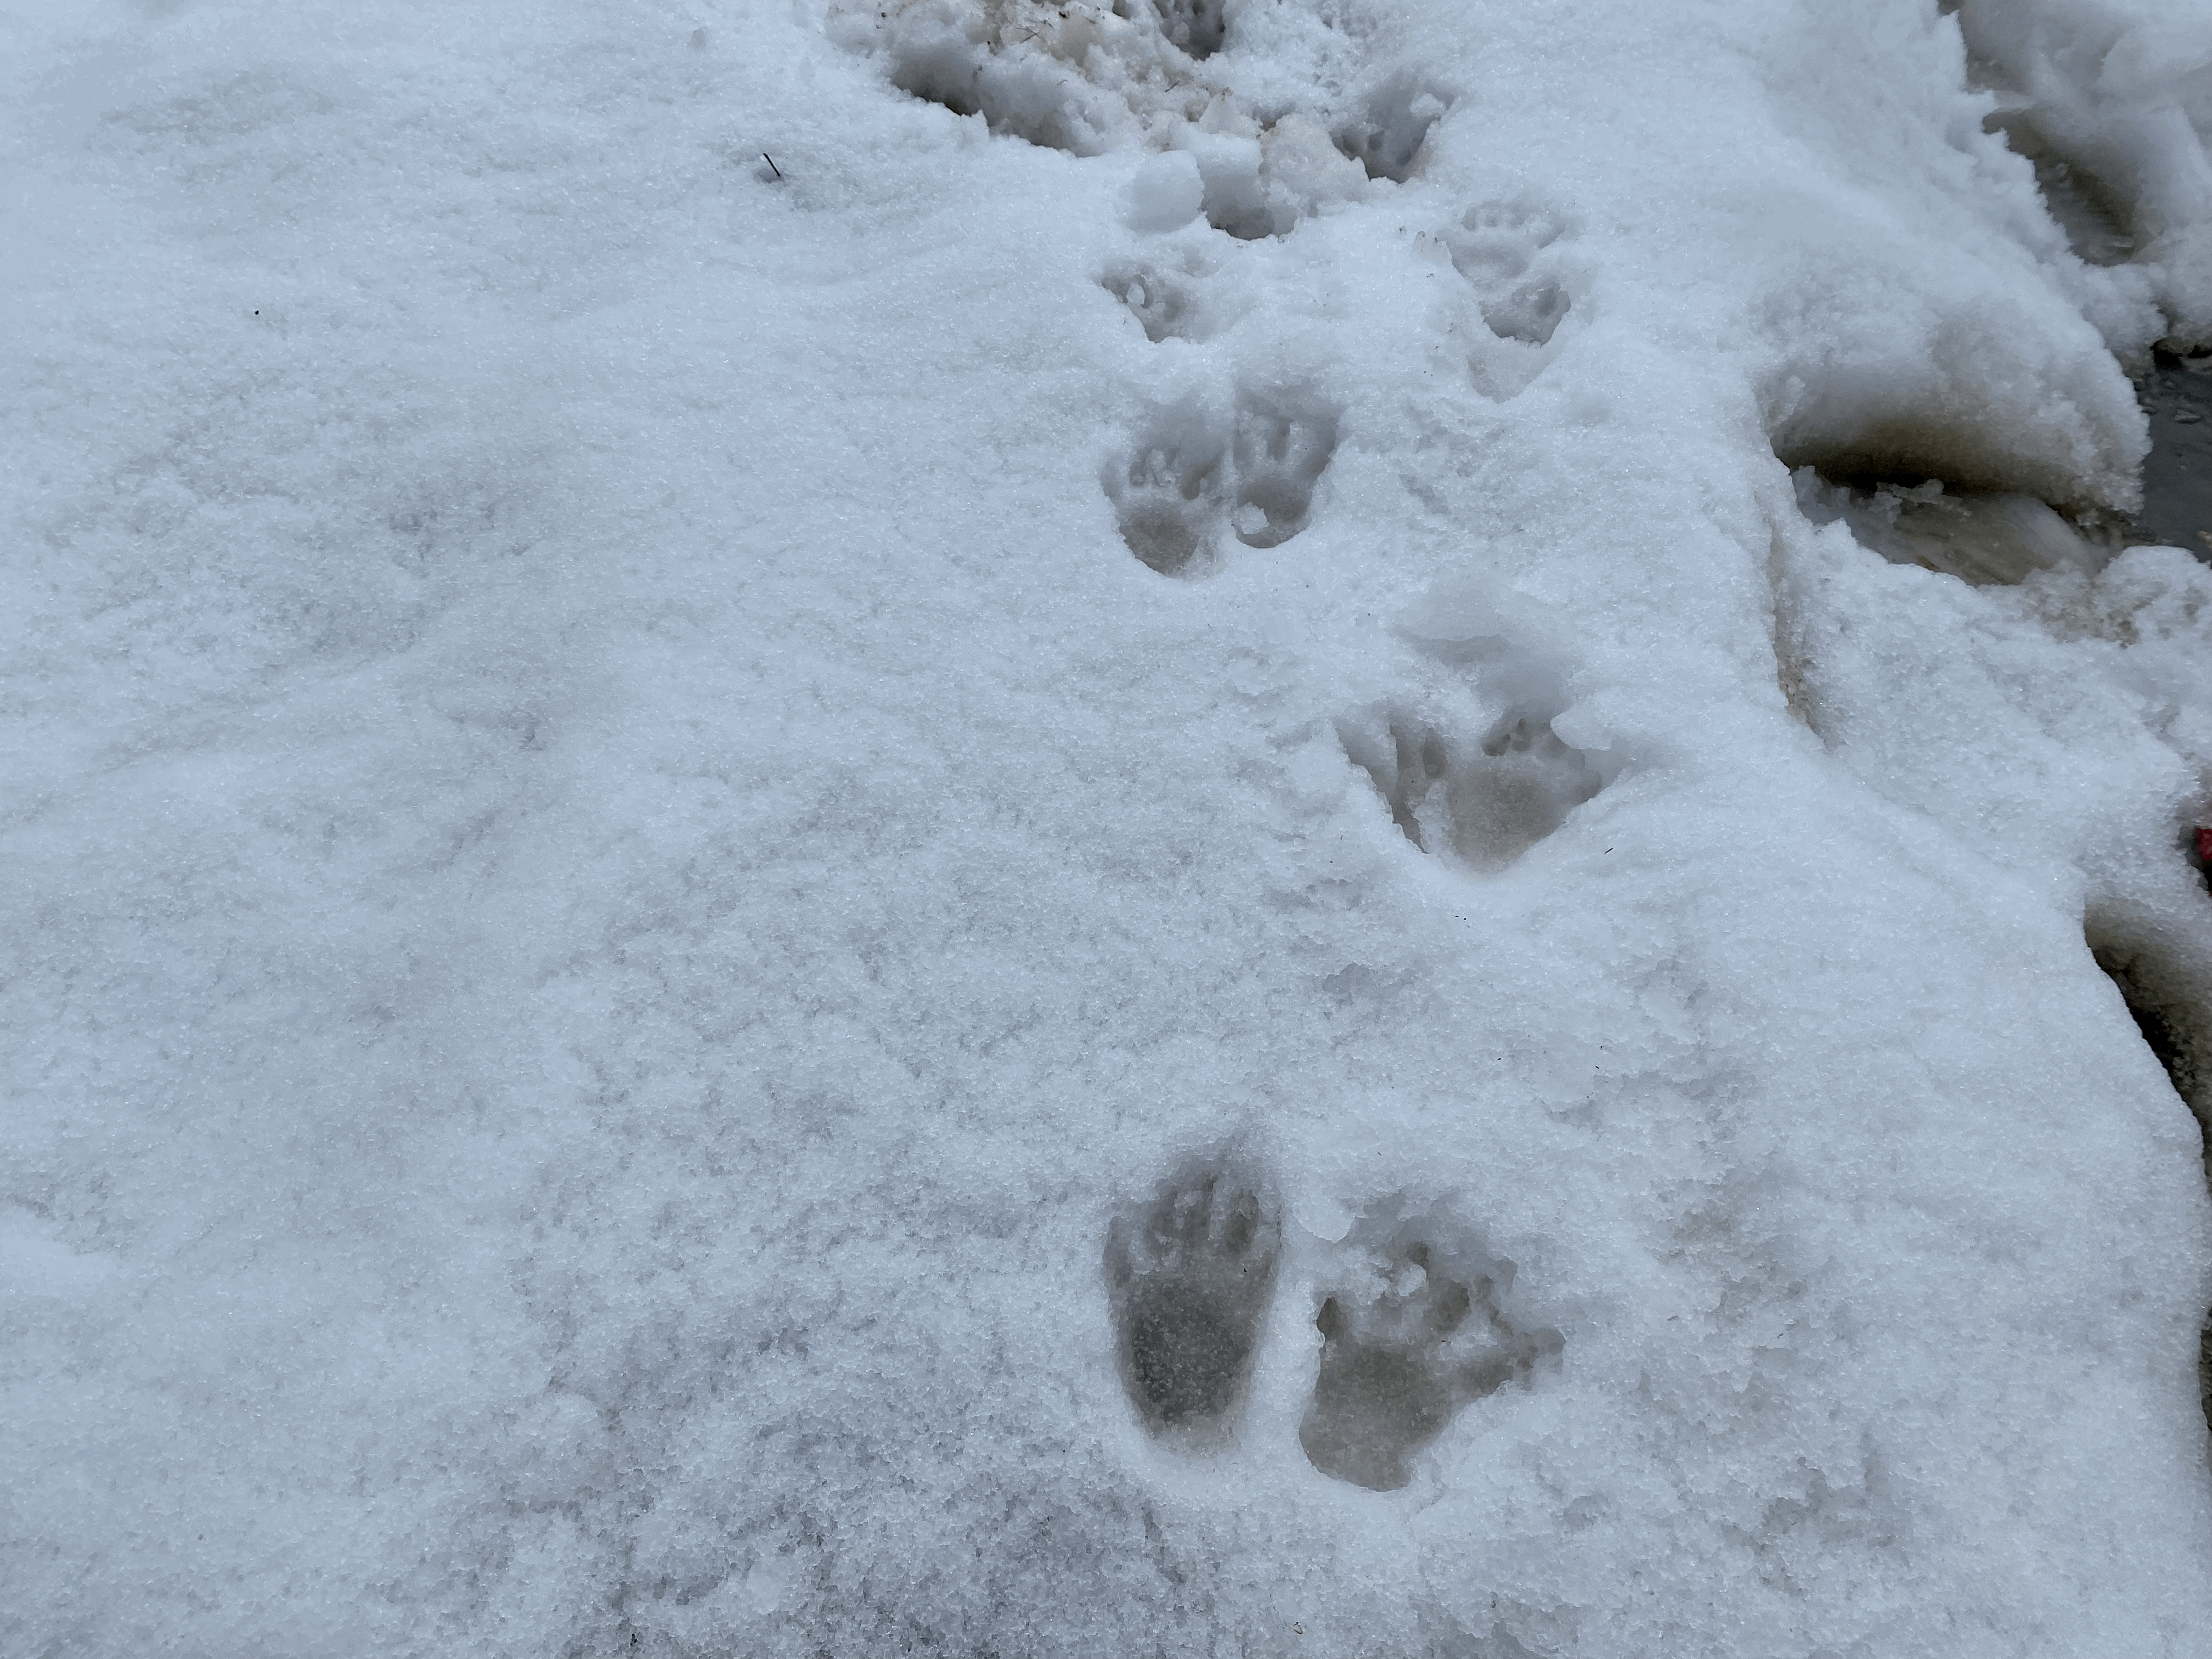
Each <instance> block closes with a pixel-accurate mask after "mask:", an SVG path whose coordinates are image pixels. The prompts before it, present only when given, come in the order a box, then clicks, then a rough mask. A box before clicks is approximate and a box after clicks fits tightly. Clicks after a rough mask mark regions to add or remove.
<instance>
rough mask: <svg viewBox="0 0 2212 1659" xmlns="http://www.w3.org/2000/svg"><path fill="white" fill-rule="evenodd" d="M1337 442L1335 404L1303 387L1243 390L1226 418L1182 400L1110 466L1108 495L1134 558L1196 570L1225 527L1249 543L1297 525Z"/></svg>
mask: <svg viewBox="0 0 2212 1659" xmlns="http://www.w3.org/2000/svg"><path fill="white" fill-rule="evenodd" d="M1336 443H1337V416H1336V411H1335V410H1334V409H1333V408H1331V407H1329V406H1328V405H1327V404H1322V403H1319V402H1316V401H1315V400H1313V399H1311V398H1307V397H1305V396H1304V395H1303V394H1300V393H1295V392H1288V393H1279V394H1276V395H1273V396H1270V395H1265V394H1261V393H1257V392H1243V393H1241V394H1240V395H1239V396H1238V398H1237V405H1236V409H1235V412H1234V414H1233V415H1232V416H1231V417H1230V419H1228V420H1227V421H1226V422H1224V421H1221V420H1219V419H1218V417H1213V416H1209V415H1208V414H1207V413H1206V411H1205V410H1202V409H1201V408H1200V407H1198V406H1197V405H1195V404H1180V405H1177V406H1176V407H1175V408H1172V409H1170V410H1164V411H1162V412H1161V413H1160V414H1159V415H1158V416H1155V417H1154V419H1153V420H1152V422H1151V424H1150V425H1149V426H1148V428H1146V432H1145V434H1144V435H1143V437H1142V438H1141V439H1140V440H1139V442H1138V443H1137V445H1136V446H1135V447H1134V448H1133V450H1132V451H1131V453H1130V454H1129V457H1128V459H1127V461H1126V462H1124V463H1122V464H1121V465H1118V466H1115V467H1114V468H1111V469H1109V471H1108V472H1107V474H1106V476H1105V479H1104V483H1105V488H1106V493H1107V495H1108V496H1109V498H1110V499H1111V500H1112V501H1113V503H1114V511H1115V518H1116V519H1117V520H1119V522H1120V524H1121V538H1122V540H1123V541H1125V542H1127V544H1128V547H1129V551H1130V552H1132V553H1133V554H1134V555H1136V556H1137V558H1138V559H1139V561H1141V562H1143V563H1145V564H1146V565H1148V566H1150V567H1151V568H1152V569H1154V570H1157V571H1158V572H1159V573H1160V574H1163V575H1168V576H1174V575H1186V574H1188V575H1201V574H1205V572H1206V570H1207V569H1209V568H1211V567H1212V564H1213V562H1214V560H1215V558H1216V557H1217V556H1218V549H1219V544H1220V540H1221V533H1222V529H1223V526H1227V527H1228V528H1230V529H1231V530H1232V531H1233V532H1235V533H1236V536H1237V539H1238V540H1239V541H1241V542H1243V544H1245V545H1246V546H1248V547H1274V546H1278V545H1279V544H1281V543H1284V542H1286V541H1288V540H1289V539H1290V538H1291V537H1293V536H1295V535H1297V533H1298V532H1300V531H1301V530H1304V528H1305V527H1306V524H1307V521H1308V520H1309V518H1310V515H1311V513H1312V510H1313V493H1314V488H1315V485H1316V483H1318V482H1319V481H1320V478H1321V475H1322V472H1323V471H1325V470H1326V469H1327V468H1328V463H1329V459H1330V457H1331V456H1333V455H1334V453H1336Z"/></svg>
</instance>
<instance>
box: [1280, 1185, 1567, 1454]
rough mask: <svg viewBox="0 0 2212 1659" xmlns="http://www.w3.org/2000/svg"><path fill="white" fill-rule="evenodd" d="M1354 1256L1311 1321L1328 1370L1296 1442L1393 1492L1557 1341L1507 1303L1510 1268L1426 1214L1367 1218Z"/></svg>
mask: <svg viewBox="0 0 2212 1659" xmlns="http://www.w3.org/2000/svg"><path fill="white" fill-rule="evenodd" d="M1349 1248H1350V1249H1351V1251H1352V1257H1353V1260H1352V1262H1351V1263H1350V1264H1349V1271H1348V1272H1346V1273H1345V1274H1344V1275H1343V1276H1342V1277H1341V1278H1340V1281H1339V1283H1338V1285H1337V1287H1336V1288H1335V1289H1334V1291H1331V1292H1330V1293H1329V1294H1328V1296H1327V1297H1325V1298H1324V1299H1323V1301H1322V1305H1321V1311H1320V1313H1319V1314H1318V1315H1317V1316H1316V1318H1315V1321H1314V1323H1315V1325H1316V1328H1318V1329H1319V1330H1320V1332H1321V1334H1322V1354H1321V1368H1320V1372H1319V1374H1318V1376H1316V1380H1315V1383H1314V1395H1313V1402H1312V1404H1311V1405H1310V1406H1309V1407H1307V1409H1306V1414H1305V1418H1304V1421H1303V1422H1301V1423H1300V1425H1298V1443H1300V1444H1301V1445H1302V1446H1304V1448H1305V1453H1306V1456H1307V1457H1308V1458H1309V1459H1310V1460H1311V1461H1312V1463H1313V1466H1314V1467H1315V1468H1317V1469H1319V1470H1320V1471H1321V1472H1322V1474H1326V1475H1329V1476H1331V1477H1333V1478H1334V1479H1335V1480H1344V1481H1348V1482H1350V1483H1351V1484H1352V1485H1353V1486H1365V1487H1367V1488H1368V1489H1369V1490H1370V1491H1373V1492H1392V1491H1395V1490H1396V1489H1397V1488H1399V1487H1401V1486H1404V1485H1406V1484H1407V1481H1409V1480H1412V1478H1413V1456H1414V1455H1415V1454H1416V1453H1418V1452H1419V1450H1420V1449H1422V1448H1423V1447H1424V1446H1426V1445H1427V1444H1428V1443H1430V1442H1431V1441H1432V1440H1434V1439H1435V1438H1436V1437H1437V1436H1438V1435H1440V1434H1442V1433H1443V1431H1444V1427H1445V1425H1447V1424H1449V1422H1450V1421H1451V1419H1452V1418H1453V1416H1454V1415H1455V1413H1457V1412H1458V1411H1459V1410H1460V1409H1461V1408H1462V1407H1464V1406H1466V1405H1468V1403H1470V1402H1471V1401H1476V1400H1480V1399H1481V1398H1483V1397H1484V1396H1485V1395H1492V1394H1495V1393H1496V1392H1497V1391H1498V1389H1501V1388H1503V1387H1504V1385H1505V1384H1506V1383H1509V1382H1512V1381H1514V1380H1516V1379H1526V1378H1527V1377H1528V1375H1529V1373H1530V1372H1531V1370H1533V1369H1534V1366H1535V1364H1536V1362H1537V1360H1538V1359H1539V1358H1542V1357H1543V1356H1544V1355H1546V1354H1550V1353H1556V1352H1559V1348H1560V1346H1561V1340H1560V1337H1559V1333H1558V1332H1556V1331H1550V1330H1527V1329H1523V1328H1521V1327H1520V1326H1519V1325H1517V1324H1516V1323H1515V1322H1513V1321H1512V1320H1511V1319H1510V1317H1508V1316H1507V1315H1506V1314H1505V1312H1504V1310H1503V1309H1502V1307H1501V1306H1500V1298H1501V1297H1504V1294H1505V1293H1506V1291H1508V1290H1510V1287H1511V1285H1512V1282H1513V1266H1512V1264H1511V1263H1510V1262H1507V1261H1496V1260H1494V1259H1492V1257H1491V1256H1490V1255H1488V1253H1487V1252H1486V1251H1485V1250H1484V1249H1481V1247H1480V1245H1479V1244H1478V1243H1476V1242H1475V1241H1474V1239H1473V1238H1472V1237H1468V1236H1467V1235H1466V1234H1464V1233H1463V1232H1462V1231H1459V1230H1456V1229H1454V1228H1451V1227H1449V1225H1442V1224H1440V1223H1439V1222H1438V1221H1437V1220H1436V1219H1434V1218H1431V1217H1430V1216H1418V1217H1413V1218H1392V1219H1389V1220H1383V1219H1380V1218H1370V1220H1369V1221H1368V1222H1367V1223H1366V1224H1364V1225H1363V1226H1362V1227H1361V1228H1359V1229H1358V1230H1355V1231H1354V1233H1353V1235H1352V1240H1351V1241H1350V1247H1349Z"/></svg>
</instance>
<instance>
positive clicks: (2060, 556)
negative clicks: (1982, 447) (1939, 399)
mask: <svg viewBox="0 0 2212 1659" xmlns="http://www.w3.org/2000/svg"><path fill="white" fill-rule="evenodd" d="M1793 476H1794V479H1795V482H1796V487H1797V504H1798V507H1799V508H1800V509H1801V510H1802V512H1803V513H1804V514H1805V516H1806V517H1807V518H1808V519H1809V520H1812V522H1813V523H1814V524H1816V525H1826V524H1833V523H1835V522H1837V521H1838V520H1841V521H1842V522H1843V523H1844V525H1845V526H1848V527H1849V528H1850V532H1851V536H1852V538H1853V539H1855V540H1856V541H1857V542H1858V544H1860V545H1861V546H1862V547H1864V548H1867V549H1869V550H1871V551H1873V552H1875V553H1879V554H1881V556H1882V557H1883V558H1885V559H1887V560H1888V561H1889V562H1891V563H1892V564H1911V565H1917V566H1919V567H1920V568H1922V569H1923V570H1934V571H1938V572H1941V573H1942V574H1946V575H1952V576H1956V577H1958V578H1959V580H1961V581H1963V582H1966V583H1969V584H1971V585H1972V586H1976V587H1986V586H1990V585H1992V584H2010V583H2016V582H2021V581H2024V580H2027V578H2028V577H2029V576H2031V575H2033V574H2034V573H2035V572H2037V571H2039V570H2056V569H2068V568H2070V569H2077V570H2087V571H2094V570H2096V569H2098V568H2100V567H2101V566H2102V565H2103V564H2104V563H2105V562H2106V557H2107V556H2108V555H2109V551H2110V550H2108V549H2106V548H2102V547H2100V546H2099V545H2097V544H2095V543H2093V542H2092V541H2090V540H2089V539H2088V538H2087V537H2085V536H2083V535H2082V534H2081V532H2079V531H2077V530H2076V529H2075V527H2074V526H2072V525H2071V524H2069V523H2068V522H2067V520H2065V519H2063V517H2061V516H2060V515H2059V514H2058V513H2057V512H2055V511H2053V510H2052V509H2051V507H2049V506H2047V505H2046V504H2045V503H2044V502H2043V501H2039V500H2037V499H2036V498H2035V497H2034V496H2033V495H2026V494H2023V493H2021V492H2020V491H2018V490H1970V489H1968V490H1962V489H1945V487H1944V485H1943V483H1942V481H1941V480H1940V479H1935V478H1929V479H1926V480H1924V481H1923V482H1921V483H1916V484H1904V483H1861V484H1857V485H1850V484H1839V483H1831V482H1829V481H1828V480H1827V479H1826V478H1825V477H1822V476H1821V475H1820V473H1819V472H1817V471H1814V469H1813V468H1811V467H1809V466H1807V467H1800V468H1798V469H1797V471H1796V473H1795V474H1794V475H1793Z"/></svg>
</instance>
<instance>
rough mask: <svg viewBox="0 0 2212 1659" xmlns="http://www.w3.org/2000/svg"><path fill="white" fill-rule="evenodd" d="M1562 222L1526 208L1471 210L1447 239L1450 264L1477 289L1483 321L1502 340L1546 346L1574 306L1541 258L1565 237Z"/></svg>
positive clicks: (1501, 205) (1504, 205) (1494, 205)
mask: <svg viewBox="0 0 2212 1659" xmlns="http://www.w3.org/2000/svg"><path fill="white" fill-rule="evenodd" d="M1562 232H1563V228H1562V226H1561V225H1560V222H1559V220H1558V219H1557V218H1556V217H1554V216H1552V215H1550V214H1547V213H1546V212H1544V211H1542V210H1540V209H1536V208H1533V207H1530V206H1528V205H1527V204H1513V203H1498V202H1492V203H1485V204H1481V205H1480V206H1476V207H1472V208H1469V209H1468V210H1467V212H1466V213H1465V214H1464V215H1463V216H1462V217H1461V219H1460V222H1459V225H1458V226H1457V228H1455V229H1453V230H1450V231H1448V232H1447V233H1446V234H1445V235H1444V245H1445V246H1447V247H1449V249H1450V250H1451V259H1452V266H1453V268H1454V269H1455V270H1457V271H1458V272H1459V274H1460V275H1461V276H1464V277H1465V278H1466V279H1467V281H1468V285H1469V286H1470V287H1472V288H1473V289H1474V291H1475V295H1476V298H1477V299H1478V300H1479V301H1480V303H1481V306H1482V319H1483V321H1484V323H1485V324H1486V325H1488V326H1489V329H1490V331H1491V332H1492V333H1493V334H1495V335H1497V336H1498V338H1499V339H1501V340H1517V341H1519V342H1520V343H1522V344H1523V345H1528V346H1547V345H1549V344H1550V343H1552V336H1553V334H1555V333H1557V332H1558V331H1559V324H1560V323H1561V322H1562V321H1564V320H1565V318H1566V314H1567V313H1568V312H1569V311H1570V310H1571V309H1572V308H1573V302H1572V301H1571V300H1570V299H1569V298H1568V295H1567V291H1566V289H1565V285H1564V284H1563V283H1561V281H1560V280H1559V276H1558V275H1557V274H1555V273H1554V272H1553V270H1551V269H1550V263H1551V262H1549V261H1547V260H1546V259H1545V258H1543V256H1544V254H1545V252H1546V251H1547V249H1549V248H1551V247H1552V246H1553V245H1554V244H1556V243H1557V242H1558V241H1559V239H1560V237H1561V234H1562Z"/></svg>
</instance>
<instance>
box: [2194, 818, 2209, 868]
mask: <svg viewBox="0 0 2212 1659" xmlns="http://www.w3.org/2000/svg"><path fill="white" fill-rule="evenodd" d="M2197 857H2198V858H2200V859H2203V860H2204V861H2205V863H2207V864H2212V823H2200V824H2198V825H2197Z"/></svg>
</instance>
